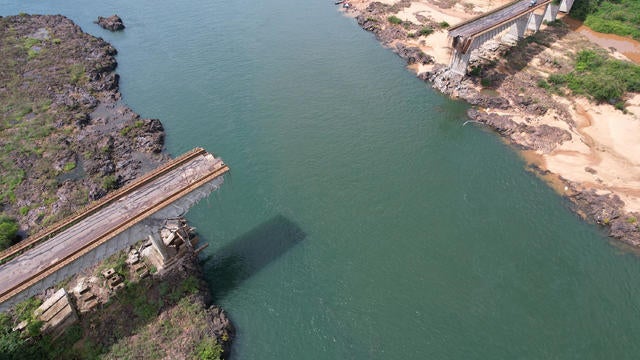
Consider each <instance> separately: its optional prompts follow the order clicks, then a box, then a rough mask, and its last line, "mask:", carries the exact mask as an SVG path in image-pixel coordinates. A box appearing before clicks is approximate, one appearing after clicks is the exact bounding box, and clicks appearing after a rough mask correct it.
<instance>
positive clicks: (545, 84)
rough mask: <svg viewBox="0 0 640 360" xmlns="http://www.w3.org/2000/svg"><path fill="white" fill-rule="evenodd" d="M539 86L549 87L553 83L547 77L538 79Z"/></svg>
mask: <svg viewBox="0 0 640 360" xmlns="http://www.w3.org/2000/svg"><path fill="white" fill-rule="evenodd" d="M538 87H540V88H543V89H549V88H550V87H551V85H549V83H548V82H547V80H545V79H538Z"/></svg>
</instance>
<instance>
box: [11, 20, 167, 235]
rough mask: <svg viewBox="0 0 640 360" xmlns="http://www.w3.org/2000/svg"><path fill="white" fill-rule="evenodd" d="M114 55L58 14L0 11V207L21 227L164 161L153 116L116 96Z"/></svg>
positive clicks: (53, 216)
mask: <svg viewBox="0 0 640 360" xmlns="http://www.w3.org/2000/svg"><path fill="white" fill-rule="evenodd" d="M115 54H116V50H115V49H114V48H113V47H112V46H111V45H109V44H108V43H106V42H105V41H103V40H102V39H98V38H95V37H93V36H91V35H88V34H86V33H84V32H82V30H81V29H80V28H79V27H78V26H76V25H75V24H73V22H71V21H70V20H69V19H67V18H65V17H63V16H59V15H58V16H40V15H27V14H21V15H19V16H9V17H0V211H1V212H2V213H3V214H4V215H6V216H8V217H11V218H13V219H15V220H16V222H17V223H18V225H19V228H20V229H21V230H23V231H24V232H25V233H33V232H35V231H37V230H40V229H41V228H43V227H46V226H48V225H51V224H52V223H54V222H55V221H57V220H59V219H61V218H64V217H66V216H68V215H70V214H72V213H74V212H75V211H77V210H78V209H79V207H81V206H83V205H85V204H87V203H88V202H89V201H91V200H96V199H98V198H100V197H102V196H104V195H105V194H106V193H107V192H108V191H110V190H113V189H115V188H117V187H119V186H121V185H123V184H125V183H126V182H128V181H130V180H132V179H134V178H135V177H137V176H138V175H140V174H142V173H144V172H146V171H148V170H150V169H151V168H153V167H155V166H156V165H157V164H158V163H159V160H161V159H162V155H160V154H159V152H160V150H161V149H162V142H163V136H164V135H163V131H162V126H161V125H160V124H159V122H158V121H157V120H151V119H140V117H139V116H137V115H136V114H135V113H133V111H131V110H130V109H128V108H127V107H126V106H124V105H122V104H120V103H119V102H118V100H119V97H120V94H119V93H118V76H117V75H116V74H115V73H114V72H113V71H114V69H115V67H116V60H115V57H114V56H115ZM123 129H126V130H123ZM121 132H124V133H126V134H124V135H121ZM105 150H106V151H105ZM0 242H2V241H0ZM1 246H3V245H2V244H0V247H1Z"/></svg>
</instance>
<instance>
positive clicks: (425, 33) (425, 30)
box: [420, 27, 433, 36]
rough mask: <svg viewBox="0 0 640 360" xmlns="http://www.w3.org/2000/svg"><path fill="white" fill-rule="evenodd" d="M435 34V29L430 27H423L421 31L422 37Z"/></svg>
mask: <svg viewBox="0 0 640 360" xmlns="http://www.w3.org/2000/svg"><path fill="white" fill-rule="evenodd" d="M432 33H433V29H432V28H430V27H423V28H422V29H420V35H422V36H429V35H431V34H432Z"/></svg>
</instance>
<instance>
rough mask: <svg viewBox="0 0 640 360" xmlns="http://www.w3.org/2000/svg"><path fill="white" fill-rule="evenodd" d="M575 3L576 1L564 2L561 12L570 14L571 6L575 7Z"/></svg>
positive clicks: (564, 0) (565, 0) (563, 0)
mask: <svg viewBox="0 0 640 360" xmlns="http://www.w3.org/2000/svg"><path fill="white" fill-rule="evenodd" d="M573 1H574V0H562V2H560V11H562V12H563V13H566V14H568V13H569V11H571V6H573Z"/></svg>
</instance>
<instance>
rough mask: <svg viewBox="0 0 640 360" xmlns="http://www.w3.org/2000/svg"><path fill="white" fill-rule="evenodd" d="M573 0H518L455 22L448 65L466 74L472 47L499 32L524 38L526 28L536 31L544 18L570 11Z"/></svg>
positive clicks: (476, 47) (505, 35) (512, 36)
mask: <svg viewBox="0 0 640 360" xmlns="http://www.w3.org/2000/svg"><path fill="white" fill-rule="evenodd" d="M573 1H574V0H560V1H559V2H558V1H557V0H538V1H535V0H518V1H515V2H512V3H509V4H507V5H504V6H502V7H499V8H497V9H494V10H492V11H490V12H488V13H486V14H483V15H480V16H477V17H475V18H472V19H469V20H467V21H464V22H462V23H460V24H457V25H455V26H452V27H451V28H449V37H450V38H451V41H452V48H453V51H452V53H451V61H450V63H449V69H450V70H451V71H453V72H456V73H458V74H461V75H464V74H465V73H466V71H467V65H468V64H469V58H470V57H471V52H472V51H473V50H475V49H478V48H480V47H481V46H482V44H484V43H485V42H487V41H489V40H491V39H493V38H496V37H498V36H500V35H504V36H503V39H504V40H507V41H514V40H515V41H517V40H520V39H522V38H524V34H525V32H526V31H527V30H532V31H534V32H537V31H538V30H540V26H541V25H542V22H543V21H547V22H551V21H555V20H556V16H557V15H558V12H559V11H562V12H565V13H568V12H569V10H571V6H572V5H573Z"/></svg>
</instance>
